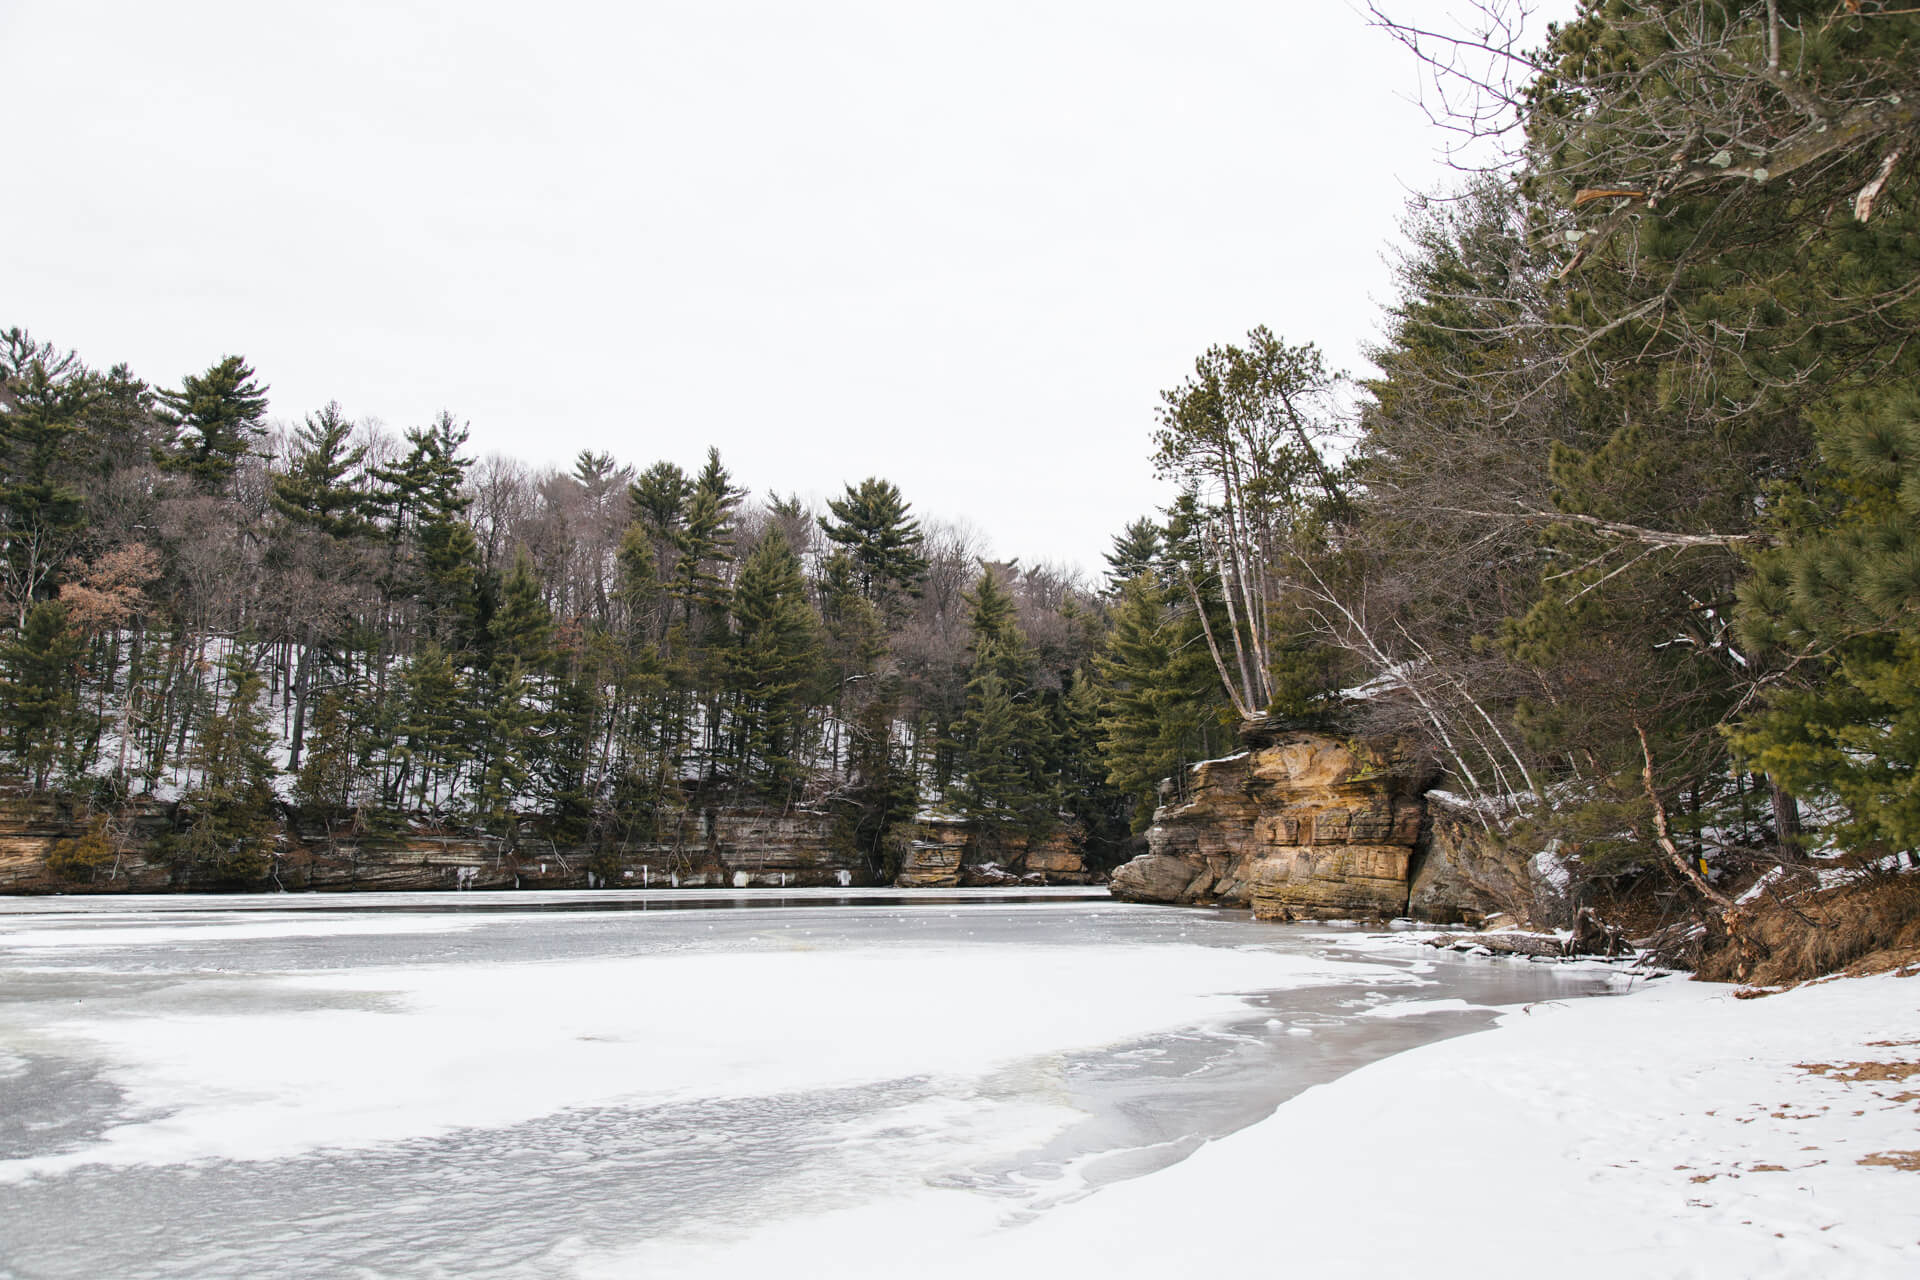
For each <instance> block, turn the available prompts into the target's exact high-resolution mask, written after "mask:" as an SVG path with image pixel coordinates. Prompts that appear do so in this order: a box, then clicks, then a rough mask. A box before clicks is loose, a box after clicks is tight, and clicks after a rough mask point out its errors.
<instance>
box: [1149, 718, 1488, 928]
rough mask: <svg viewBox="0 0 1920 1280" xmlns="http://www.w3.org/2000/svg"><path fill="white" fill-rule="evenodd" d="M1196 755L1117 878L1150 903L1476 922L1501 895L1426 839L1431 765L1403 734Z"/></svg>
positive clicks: (1325, 737)
mask: <svg viewBox="0 0 1920 1280" xmlns="http://www.w3.org/2000/svg"><path fill="white" fill-rule="evenodd" d="M1254 743H1255V745H1253V746H1252V747H1251V748H1250V749H1249V750H1247V751H1245V752H1242V753H1241V754H1239V755H1236V756H1229V757H1227V758H1226V759H1223V760H1211V761H1207V762H1206V763H1204V764H1199V765H1195V766H1194V767H1193V769H1192V772H1191V774H1190V776H1189V777H1188V778H1187V779H1186V780H1185V782H1186V785H1185V787H1184V798H1183V799H1179V800H1178V801H1177V802H1175V803H1171V804H1168V805H1166V806H1164V807H1163V808H1161V809H1160V810H1159V811H1158V812H1156V813H1155V814H1154V822H1153V826H1152V828H1151V829H1149V831H1148V832H1147V848H1148V852H1147V853H1145V854H1143V855H1141V856H1140V857H1138V858H1135V859H1134V860H1133V861H1131V862H1129V863H1127V864H1126V865H1124V866H1122V867H1121V868H1120V869H1119V870H1118V871H1116V872H1115V873H1114V876H1113V885H1112V888H1113V894H1114V896H1115V897H1118V898H1125V899H1129V900H1132V901H1141V902H1191V903H1203V902H1204V903H1219V904H1224V905H1231V906H1250V907H1251V908H1252V909H1253V913H1254V914H1255V915H1256V916H1259V917H1261V918H1262V919H1275V920H1292V919H1311V918H1324V917H1330V916H1362V917H1369V918H1387V917H1395V916H1402V915H1406V914H1408V912H1409V908H1410V902H1411V903H1413V904H1415V909H1416V910H1417V913H1418V914H1420V915H1421V916H1423V917H1424V918H1427V919H1432V920H1443V921H1451V920H1475V919H1478V918H1480V917H1482V916H1483V915H1485V914H1486V913H1487V912H1489V911H1491V910H1495V909H1498V907H1499V906H1500V905H1501V904H1499V903H1498V902H1497V901H1495V900H1494V899H1493V897H1492V896H1491V895H1489V894H1488V893H1486V892H1485V891H1484V889H1483V888H1482V887H1481V886H1480V885H1478V884H1476V883H1475V882H1474V881H1473V880H1471V879H1470V878H1468V877H1467V876H1465V875H1463V874H1461V873H1460V871H1459V869H1458V868H1457V867H1456V866H1455V865H1454V856H1455V846H1452V845H1446V844H1441V845H1436V843H1435V842H1434V841H1433V840H1432V839H1431V831H1430V826H1429V822H1428V813H1427V805H1426V804H1425V802H1424V801H1423V799H1422V792H1423V790H1424V789H1425V786H1426V784H1427V783H1428V782H1429V781H1430V778H1429V775H1428V773H1427V771H1426V770H1425V769H1424V768H1423V766H1422V765H1421V764H1420V763H1419V762H1418V761H1416V760H1414V759H1413V758H1411V757H1409V756H1408V755H1406V754H1405V753H1404V752H1403V751H1401V750H1400V749H1398V748H1397V747H1396V746H1395V745H1394V744H1391V743H1382V742H1372V741H1368V740H1365V739H1359V738H1350V737H1341V736H1336V735H1331V734H1323V733H1312V732H1280V733H1275V734H1270V735H1261V736H1258V737H1256V738H1255V739H1254Z"/></svg>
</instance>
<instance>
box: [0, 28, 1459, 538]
mask: <svg viewBox="0 0 1920 1280" xmlns="http://www.w3.org/2000/svg"><path fill="white" fill-rule="evenodd" d="M1440 7H1442V6H1441V5H1440V4H1439V3H1438V0H1402V4H1401V8H1402V9H1405V10H1407V11H1409V12H1410V13H1411V14H1412V15H1414V16H1422V17H1429V16H1431V13H1432V11H1433V10H1435V9H1438V8H1440ZM1417 83H1418V76H1417V73H1416V68H1415V67H1414V65H1413V63H1412V61H1411V59H1410V58H1409V57H1407V56H1406V55H1405V54H1404V53H1403V52H1402V51H1401V50H1400V49H1399V48H1398V47H1397V46H1396V45H1394V44H1393V43H1392V42H1391V41H1390V40H1389V39H1388V38H1387V37H1386V36H1384V35H1383V34H1381V33H1379V32H1377V31H1373V30H1369V29H1368V28H1367V26H1366V25H1365V23H1364V22H1363V20H1362V19H1361V18H1360V17H1359V16H1358V15H1357V14H1356V13H1355V12H1354V11H1353V10H1351V9H1349V8H1348V7H1347V6H1346V5H1345V4H1344V3H1342V0H1331V2H1330V3H1320V4H1306V3H1279V2H1277V0H1265V2H1264V3H1236V2H1228V0H1181V2H1180V3H1173V2H1171V0H1167V2H1162V3H1150V4H1148V3H1128V2H1126V0H1100V2H1098V3H1048V2H1046V0H1024V2H1022V3H998V2H997V0H968V2H967V3H964V4H961V3H953V4H932V3H913V2H912V0H886V2H884V3H850V2H847V0H810V2H795V0H785V2H780V3H775V2H770V0H769V2H762V3H732V2H729V0H693V2H688V3H661V2H658V0H633V2H631V3H627V4H589V3H581V2H579V0H550V2H549V3H546V4H540V5H533V4H527V3H524V2H521V3H513V4H505V3H495V2H494V0H461V2H459V3H425V2H414V3H407V2H405V0H381V2H380V3H355V2H350V0H331V2H329V3H321V4H301V5H291V4H274V3H269V2H267V0H248V2H247V3H237V2H236V3H217V2H207V0H171V2H169V3H155V2H154V0H98V2H96V0H58V2H57V3H38V4H33V3H26V2H25V0H0V101H4V102H5V105H6V108H7V117H8V119H9V122H10V128H9V133H10V136H11V138H12V140H13V141H12V144H11V146H10V147H9V148H8V150H9V153H10V160H9V164H8V166H7V168H8V178H7V181H6V188H7V190H6V193H5V194H4V196H0V268H4V269H3V270H0V326H8V325H15V324H18V325H22V326H24V327H26V328H28V329H29V330H31V331H32V332H33V333H34V335H35V336H36V337H38V338H41V339H46V340H52V341H54V342H56V343H58V344H59V345H61V346H63V347H75V348H78V349H79V351H80V352H81V354H82V355H83V356H84V357H86V358H87V359H88V360H89V361H91V362H93V363H95V364H98V365H103V366H104V365H107V364H111V363H114V362H116V361H126V362H127V363H129V364H131V365H132V366H133V368H134V370H135V372H136V373H138V374H140V375H141V376H143V377H145V378H146V379H148V380H149V381H150V382H154V383H157V384H161V385H172V384H175V383H177V382H178V380H179V378H180V377H181V376H182V375H183V374H186V373H189V372H194V371H199V370H202V369H204V368H205V367H206V366H208V365H209V364H211V363H213V362H214V361H215V360H217V359H218V358H219V357H221V356H222V355H225V354H229V353H238V354H242V355H244V356H246V357H247V359H248V360H250V361H251V362H252V363H253V365H254V366H255V368H256V369H258V370H259V372H260V374H261V376H262V377H263V378H264V379H265V380H266V381H267V382H268V383H270V384H271V386H272V400H273V412H274V414H275V416H277V417H281V418H286V419H297V418H298V417H299V416H301V415H302V414H305V413H307V412H309V411H311V410H313V409H315V408H317V407H319V406H320V405H322V404H324V403H325V402H326V401H328V400H339V401H340V402H341V404H342V405H343V406H344V407H345V408H346V410H347V412H348V413H349V414H351V415H353V416H355V417H363V416H371V417H376V418H379V419H381V420H382V421H384V422H385V423H387V424H388V425H389V426H391V427H394V428H401V427H406V426H414V425H419V424H421V423H424V422H425V421H427V420H428V418H430V417H431V416H432V415H433V414H434V413H435V412H436V411H437V410H439V409H441V408H443V407H445V408H448V409H451V410H452V411H453V412H454V413H455V414H456V415H457V416H459V417H460V418H463V419H467V420H469V421H470V422H471V423H472V430H473V437H472V448H473V450H474V452H475V453H476V454H485V453H492V452H504V453H509V454H513V455H515V456H518V457H520V458H522V459H525V460H526V461H528V462H532V463H538V464H543V465H566V464H568V463H569V461H570V460H571V458H572V457H573V455H574V454H575V453H577V452H578V451H579V450H581V449H594V450H605V451H608V452H611V453H613V454H614V455H616V456H617V457H619V458H620V459H622V460H623V461H628V462H633V463H637V464H641V465H645V464H646V463H649V462H651V461H654V460H655V459H658V458H663V457H664V458H670V459H673V460H676V461H679V462H681V463H683V464H686V465H689V466H691V465H694V464H697V463H698V462H699V461H700V459H701V457H702V456H703V454H704V452H705V449H706V447H707V446H708V445H709V444H713V445H717V446H718V447H719V448H720V451H721V454H722V456H723V458H724V459H725V460H726V461H727V462H728V464H729V465H730V466H731V467H732V468H733V470H734V472H735V474H736V476H737V478H738V479H739V480H740V481H741V482H743V483H745V484H747V485H749V486H750V487H751V488H752V489H753V490H754V492H755V494H756V495H764V494H765V493H766V492H767V491H769V490H778V491H779V492H781V493H790V492H794V491H798V492H799V493H800V494H801V495H802V496H804V497H807V498H809V499H812V500H815V501H817V500H818V499H820V498H821V497H823V496H826V495H831V494H837V493H838V492H839V490H840V486H841V485H842V484H844V483H846V482H848V481H857V480H859V479H860V478H862V477H864V476H867V475H874V474H877V475H881V476H884V477H886V478H888V479H890V480H892V481H894V482H895V483H896V484H898V485H899V486H900V487H901V489H902V490H903V491H904V492H905V494H906V496H907V498H908V499H909V500H910V501H911V502H913V503H914V505H915V508H916V510H918V511H919V512H921V513H924V514H929V515H934V516H940V517H948V518H964V519H966V520H968V521H970V522H972V523H973V524H975V525H976V526H978V527H979V528H980V529H981V530H982V531H983V532H984V533H985V534H986V535H987V536H988V538H989V539H990V541H991V543H992V545H993V547H994V549H995V551H996V552H997V553H998V554H1000V555H1002V556H1020V557H1022V558H1023V559H1024V560H1026V561H1027V562H1029V563H1032V562H1034V561H1038V560H1053V561H1060V562H1068V563H1073V562H1077V563H1079V564H1080V565H1082V566H1084V567H1085V568H1087V569H1089V570H1096V569H1098V568H1099V567H1100V557H1101V555H1102V553H1103V552H1104V550H1105V549H1106V547H1107V546H1108V543H1109V541H1110V539H1111V537H1112V535H1113V534H1114V533H1115V532H1117V531H1118V529H1119V528H1120V527H1121V526H1122V525H1123V524H1125V523H1126V522H1127V521H1128V520H1129V519H1131V518H1133V517H1135V516H1137V515H1140V514H1143V513H1146V512H1149V511H1151V510H1152V509H1154V508H1155V507H1157V506H1158V505H1160V504H1161V503H1163V502H1164V501H1165V500H1166V496H1167V494H1166V492H1165V490H1164V489H1163V487H1162V486H1161V485H1159V484H1157V483H1156V482H1155V481H1154V479H1153V476H1152V470H1151V466H1150V464H1149V461H1148V457H1149V453H1150V448H1151V443H1150V435H1151V432H1152V429H1153V421H1154V419H1153V414H1154V407H1155V405H1156V403H1157V400H1158V393H1159V392H1160V390H1161V389H1163V388H1166V387H1170V386H1173V385H1176V384H1177V383H1178V382H1179V381H1180V380H1181V378H1182V377H1183V376H1184V375H1185V373H1186V371H1187V370H1188V369H1189V368H1190V367H1191V364H1192V361H1193V358H1194V356H1196V355H1197V354H1199V352H1201V351H1202V350H1204V349H1205V348H1206V347H1207V346H1208V345H1210V344H1212V343H1215V342H1222V341H1231V340H1234V339H1236V338H1237V337H1238V336H1240V335H1241V334H1243V333H1245V331H1246V330H1247V329H1248V328H1250V327H1252V326H1254V325H1257V324H1266V325H1269V326H1271V327H1272V328H1273V329H1275V330H1276V331H1277V332H1279V333H1280V334H1281V335H1282V336H1283V337H1285V338H1287V339H1288V340H1290V341H1296V342H1298V341H1307V340H1311V341H1314V342H1317V343H1319V344H1320V345H1321V346H1322V348H1324V349H1325V350H1326V351H1327V352H1328V353H1329V356H1330V357H1331V358H1332V360H1333V361H1334V362H1335V363H1336V364H1338V365H1340V366H1343V367H1348V368H1352V367H1355V366H1357V364H1358V362H1359V360H1360V355H1359V350H1360V348H1361V346H1362V345H1363V344H1364V343H1365V342H1366V341H1367V340H1368V339H1369V338H1370V336H1371V335H1372V334H1374V333H1375V332H1376V329H1377V324H1378V311H1379V306H1378V304H1379V302H1380V301H1381V300H1382V299H1383V298H1384V297H1385V296H1386V287H1387V285H1386V279H1387V278H1386V271H1385V267H1384V265H1383V262H1382V253H1383V249H1384V246H1385V244H1386V242H1387V241H1388V239H1389V238H1390V237H1391V236H1392V235H1393V234H1394V229H1395V225H1396V222H1397V220H1398V218H1399V216H1400V213H1401V209H1402V206H1403V204H1404V201H1405V198H1406V196H1407V194H1408V193H1409V192H1410V191H1415V190H1423V189H1431V188H1433V187H1435V186H1436V185H1437V184H1441V183H1443V182H1445V181H1446V172H1445V170H1444V169H1443V168H1442V167H1441V166H1440V164H1439V162H1438V148H1439V146H1440V142H1441V139H1440V138H1439V136H1438V135H1436V134H1435V133H1434V132H1433V131H1432V130H1431V129H1430V128H1429V127H1428V126H1427V125H1426V122H1425V118H1424V116H1423V115H1422V114H1421V112H1420V111H1419V109H1418V108H1417V107H1416V106H1414V105H1413V104H1412V103H1411V102H1410V101H1409V98H1410V96H1411V95H1412V93H1413V92H1414V91H1415V89H1416V88H1417Z"/></svg>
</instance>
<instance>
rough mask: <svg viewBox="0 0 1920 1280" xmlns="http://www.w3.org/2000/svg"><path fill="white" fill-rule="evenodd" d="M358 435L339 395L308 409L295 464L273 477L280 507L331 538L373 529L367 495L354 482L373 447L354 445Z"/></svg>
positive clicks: (276, 504)
mask: <svg viewBox="0 0 1920 1280" xmlns="http://www.w3.org/2000/svg"><path fill="white" fill-rule="evenodd" d="M352 435H353V424H352V423H351V422H349V421H347V418H346V415H345V414H344V413H343V412H342V411H341V408H340V404H339V402H338V401H333V402H331V403H329V404H328V405H327V407H326V408H324V409H322V410H321V411H320V412H319V413H317V414H308V415H307V419H306V422H305V423H303V424H302V425H301V427H300V430H299V431H298V432H297V433H296V434H295V436H294V450H295V452H294V455H293V458H292V462H291V465H290V466H289V468H288V470H287V471H286V472H285V473H284V474H282V475H276V476H275V477H274V478H273V484H272V488H271V490H270V492H269V495H268V496H269V500H270V501H271V502H272V503H273V506H274V509H275V510H276V511H278V512H280V513H281V514H282V515H284V516H286V517H287V518H288V519H290V520H293V521H295V522H296V523H298V524H301V525H305V526H308V527H311V528H314V529H317V530H319V531H320V532H321V533H323V534H325V535H327V536H328V537H330V538H354V537H359V536H361V535H363V534H365V533H368V532H369V531H370V525H369V524H368V521H367V519H366V515H365V512H366V507H367V500H366V496H365V495H364V494H363V493H361V492H360V491H359V489H358V487H357V486H356V485H355V484H354V483H353V482H352V481H353V477H354V476H355V474H356V473H357V472H358V470H359V468H360V464H361V462H362V461H363V460H364V459H365V458H366V454H367V450H366V446H364V445H361V446H358V447H355V446H353V445H352V444H351V438H352Z"/></svg>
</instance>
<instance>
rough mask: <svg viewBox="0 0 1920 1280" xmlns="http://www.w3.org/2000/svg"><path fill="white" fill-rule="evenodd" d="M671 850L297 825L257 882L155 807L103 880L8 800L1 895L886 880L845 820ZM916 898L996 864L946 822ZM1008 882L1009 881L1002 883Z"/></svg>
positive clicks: (1031, 865)
mask: <svg viewBox="0 0 1920 1280" xmlns="http://www.w3.org/2000/svg"><path fill="white" fill-rule="evenodd" d="M675 813H676V815H677V816H676V817H675V820H674V821H673V822H672V823H670V824H669V827H670V829H669V830H667V831H665V832H663V833H662V836H661V838H660V839H658V840H655V841H653V842H649V843H638V842H629V843H628V844H626V845H624V846H622V847H620V848H618V849H607V848H593V847H586V846H576V845H555V844H553V843H551V842H550V841H547V840H544V839H539V838H536V837H530V836H523V837H520V838H518V839H513V840H509V839H505V838H502V837H498V836H486V835H477V834H473V833H454V832H441V831H433V830H426V829H418V830H410V831H403V832H399V833H390V834H380V835H352V834H345V833H341V832H337V831H335V832H330V831H328V830H327V829H326V828H325V827H324V826H321V825H319V824H307V823H304V822H303V823H299V824H294V823H289V824H288V825H287V827H286V828H285V830H284V831H283V833H282V834H281V836H280V837H279V838H278V839H277V841H276V842H275V845H274V848H273V849H272V850H271V855H272V856H271V868H270V870H269V873H268V874H267V875H266V876H264V877H262V878H261V879H259V880H257V881H248V882H245V883H233V882H231V881H226V882H222V881H218V880H214V879H210V878H209V877H208V875H207V873H206V872H205V871H204V870H203V869H201V868H196V867H189V866H180V865H176V864H174V863H172V862H169V861H168V860H166V859H165V858H164V857H162V856H161V855H160V853H159V844H158V841H159V839H160V837H161V836H162V835H164V834H165V833H166V831H167V830H168V828H169V826H170V822H169V811H168V808H167V806H165V805H162V804H159V803H143V805H142V807H140V808H139V809H138V810H137V811H136V814H135V817H134V820H133V828H132V830H131V831H130V832H129V833H128V835H127V837H126V838H125V839H123V840H120V841H118V842H117V850H116V853H117V856H115V857H113V858H112V859H111V861H110V862H109V863H108V864H107V865H104V866H101V867H99V868H97V869H95V870H94V871H92V872H91V873H86V872H79V873H69V874H66V875H62V874H58V873H56V872H55V871H54V870H52V869H50V868H49V866H48V855H49V854H51V853H53V852H54V850H55V847H56V846H57V845H58V844H59V843H60V842H61V841H65V840H72V839H74V838H76V837H78V836H81V835H82V834H84V832H85V830H86V825H85V822H84V821H83V820H82V818H83V815H76V814H73V813H69V812H66V811H64V810H63V809H62V808H61V807H60V806H58V805H56V804H55V803H53V802H51V801H49V800H47V799H45V798H43V797H29V796H24V795H20V794H13V795H0V893H89V892H92V893H163V892H168V891H179V890H187V889H196V890H197V889H256V890H258V889H268V890H273V889H288V890H308V889H311V890H410V889H426V890H434V889H439V890H445V889H512V888H529V889H587V888H626V889H640V888H648V889H666V888H682V889H691V888H733V889H746V888H756V889H759V888H766V889H781V888H807V887H828V888H831V887H848V886H852V885H871V884H876V883H881V880H880V878H879V877H880V872H881V868H880V867H878V866H877V865H875V864H874V862H873V861H872V860H869V859H868V858H866V857H865V856H862V855H859V854H855V853H852V852H849V851H847V850H844V849H840V848H836V847H835V841H834V816H833V815H832V814H831V813H827V812H824V811H814V810H807V809H787V810H765V809H756V808H748V807H733V806H715V807H709V808H704V809H701V808H688V809H685V810H680V811H675ZM896 856H897V857H898V860H899V869H900V870H899V876H898V878H897V879H896V880H895V881H894V883H896V884H898V885H900V886H902V887H907V888H951V887H953V886H954V885H957V884H960V883H961V882H962V880H963V877H964V876H965V874H966V871H967V869H968V868H969V867H970V866H972V865H975V864H978V863H980V862H982V861H985V860H986V859H985V855H983V854H982V853H981V851H980V850H979V848H978V842H977V841H976V840H975V838H974V836H973V834H972V832H971V831H970V830H969V829H968V826H967V824H966V823H965V822H962V821H960V820H958V819H941V818H934V819H929V820H927V821H923V822H920V823H918V824H915V826H914V827H913V829H912V830H911V831H909V832H907V833H904V835H903V839H902V843H901V846H900V847H899V848H898V849H897V850H896ZM997 857H998V861H999V862H1000V864H1001V865H1003V866H1004V867H1006V868H1007V869H1008V871H1009V872H1010V873H1011V874H1010V875H1008V876H1007V877H1006V878H1007V879H1008V880H1017V879H1020V878H1022V877H1026V878H1035V877H1037V878H1038V879H1039V880H1040V881H1042V882H1044V883H1047V884H1083V883H1085V881H1086V871H1085V868H1084V865H1083V864H1082V862H1081V855H1080V845H1079V833H1078V831H1076V830H1062V831H1060V832H1057V833H1055V834H1054V835H1052V836H1049V837H1047V838H1046V839H1044V840H1039V841H1035V842H1033V844H1032V847H1028V845H1027V843H1026V842H1025V841H1014V842H1012V843H1011V844H1009V845H1008V846H1007V847H1006V848H1005V849H1003V850H1001V851H1000V852H999V854H998V855H997ZM998 882H999V881H998V880H996V881H995V883H998Z"/></svg>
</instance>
